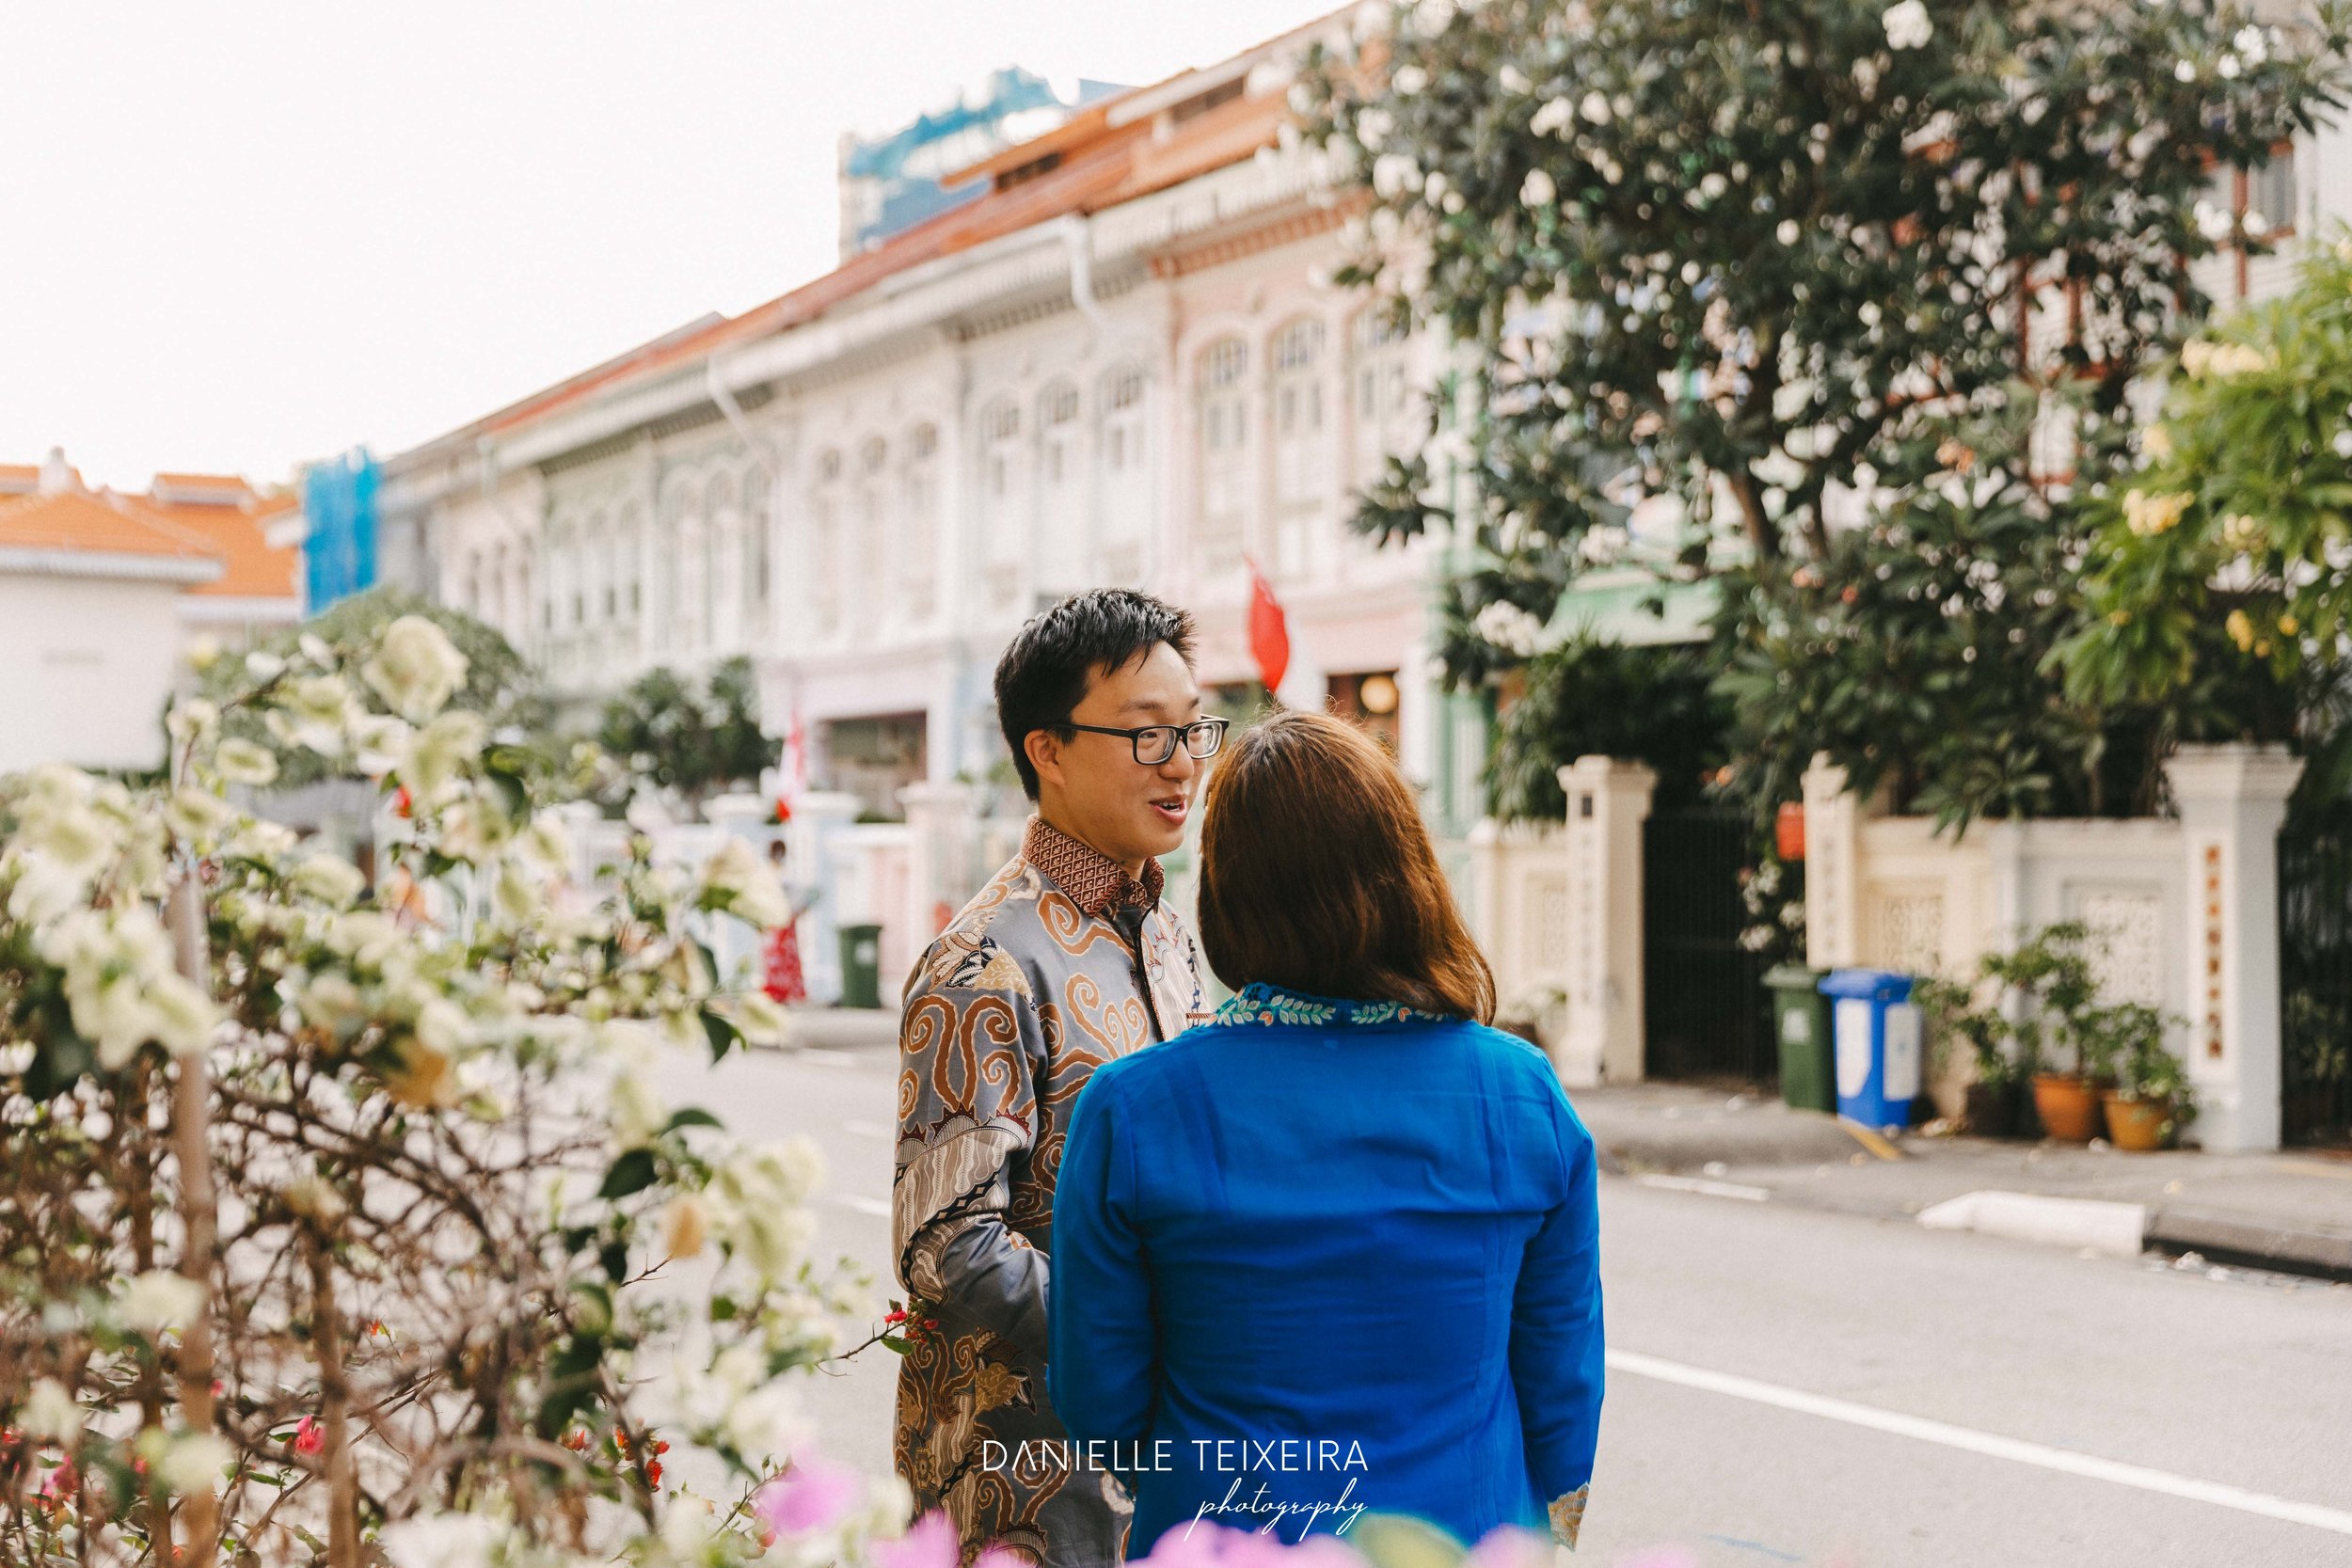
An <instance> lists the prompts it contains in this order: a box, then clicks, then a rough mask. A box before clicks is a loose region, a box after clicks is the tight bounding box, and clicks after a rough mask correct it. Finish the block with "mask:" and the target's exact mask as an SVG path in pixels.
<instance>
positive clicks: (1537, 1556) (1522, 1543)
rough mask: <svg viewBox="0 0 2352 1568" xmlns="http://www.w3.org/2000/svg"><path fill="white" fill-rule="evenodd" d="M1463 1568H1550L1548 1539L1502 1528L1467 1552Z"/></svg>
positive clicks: (1522, 1531) (1522, 1530)
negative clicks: (1468, 1554) (1467, 1555)
mask: <svg viewBox="0 0 2352 1568" xmlns="http://www.w3.org/2000/svg"><path fill="white" fill-rule="evenodd" d="M1463 1568H1551V1537H1549V1536H1548V1535H1538V1534H1536V1533H1535V1532H1534V1530H1532V1529H1520V1528H1518V1527H1516V1526H1513V1525H1505V1526H1503V1527H1502V1528H1500V1529H1494V1530H1489V1531H1487V1532H1486V1539H1484V1540H1482V1541H1480V1542H1479V1543H1478V1544H1477V1545H1475V1546H1472V1547H1471V1548H1470V1556H1469V1557H1467V1558H1465V1559H1464V1560H1463Z"/></svg>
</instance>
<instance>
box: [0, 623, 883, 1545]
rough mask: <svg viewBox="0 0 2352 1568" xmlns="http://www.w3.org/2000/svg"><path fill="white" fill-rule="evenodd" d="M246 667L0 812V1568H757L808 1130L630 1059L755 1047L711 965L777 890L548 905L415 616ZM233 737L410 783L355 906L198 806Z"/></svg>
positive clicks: (835, 1537)
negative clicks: (251, 734) (730, 1110)
mask: <svg viewBox="0 0 2352 1568" xmlns="http://www.w3.org/2000/svg"><path fill="white" fill-rule="evenodd" d="M245 670H246V684H244V685H243V686H242V687H240V688H238V689H234V690H230V691H228V692H226V693H225V696H224V700H222V701H220V702H215V701H214V700H211V699H189V700H186V701H183V703H181V704H180V705H178V706H177V707H176V708H175V709H174V711H173V713H172V715H171V736H172V762H171V779H170V781H169V782H168V783H167V784H161V785H157V786H155V787H153V788H151V789H148V790H145V791H142V792H136V793H135V792H134V791H132V790H131V789H129V788H127V787H125V786H124V785H123V784H119V783H105V782H101V781H98V780H96V779H93V778H91V777H89V776H87V775H86V774H83V773H80V772H77V771H75V770H73V769H70V768H56V767H52V768H40V769H37V770H35V771H34V772H33V773H31V774H29V775H27V776H25V777H24V778H22V779H18V780H15V781H13V782H12V783H11V784H10V785H9V786H8V789H7V791H6V792H5V796H4V797H0V1040H6V1041H8V1042H9V1043H8V1047H7V1049H6V1053H5V1055H4V1056H0V1174H4V1177H5V1180H6V1181H7V1184H8V1193H9V1202H8V1204H6V1205H5V1206H0V1426H5V1428H6V1433H5V1436H4V1437H0V1543H5V1544H6V1545H5V1548H0V1555H5V1556H6V1557H7V1558H8V1560H9V1561H11V1562H24V1563H38V1564H43V1565H49V1564H58V1565H62V1564H65V1563H69V1562H70V1563H76V1564H83V1563H90V1562H121V1563H129V1562H151V1563H157V1564H172V1565H175V1568H207V1565H210V1564H213V1563H216V1562H262V1561H267V1562H292V1561H297V1560H311V1561H316V1562H320V1563H324V1564H326V1565H328V1568H359V1564H360V1563H361V1562H362V1560H374V1553H373V1549H372V1548H371V1547H370V1546H369V1545H368V1544H367V1543H368V1541H369V1540H370V1538H373V1540H374V1542H375V1544H376V1546H377V1547H380V1548H381V1549H382V1550H383V1551H384V1552H385V1553H387V1554H389V1560H390V1561H391V1562H392V1563H393V1564H395V1565H396V1568H420V1565H421V1564H425V1563H434V1564H441V1563H461V1562H472V1563H487V1562H488V1561H490V1560H492V1558H493V1555H494V1553H495V1557H496V1560H498V1561H500V1562H502V1563H509V1564H516V1565H521V1564H532V1565H540V1564H545V1565H547V1568H555V1565H556V1564H558V1563H564V1564H572V1563H578V1562H580V1561H582V1560H585V1559H583V1558H582V1556H581V1555H580V1554H588V1555H589V1556H590V1557H592V1558H593V1560H596V1561H615V1560H625V1561H628V1562H631V1563H636V1564H639V1565H641V1568H655V1565H657V1564H663V1565H675V1564H685V1563H690V1562H691V1563H695V1564H702V1565H705V1568H719V1565H722V1564H734V1563H743V1562H748V1561H750V1560H754V1559H756V1558H760V1557H762V1556H763V1555H764V1553H765V1542H764V1541H763V1539H762V1533H763V1528H764V1526H763V1524H762V1521H761V1519H760V1517H758V1514H759V1513H760V1507H761V1505H760V1503H759V1498H761V1497H765V1496H766V1495H767V1494H766V1492H765V1491H764V1490H762V1489H763V1488H765V1487H767V1486H769V1485H771V1484H773V1483H771V1481H770V1478H771V1476H773V1475H774V1473H775V1470H776V1466H777V1465H778V1464H779V1463H780V1462H781V1461H782V1460H783V1459H784V1458H785V1457H786V1454H787V1448H788V1446H789V1444H790V1431H791V1429H790V1425H789V1419H788V1418H789V1414H790V1404H789V1394H788V1393H787V1391H786V1389H784V1388H783V1387H782V1386H779V1384H778V1382H777V1380H778V1379H779V1378H782V1377H784V1376H785V1375H786V1374H787V1373H790V1372H792V1371H794V1370H805V1369H807V1368H809V1367H811V1366H812V1365H814V1364H815V1363H816V1362H817V1361H818V1360H819V1359H820V1358H822V1357H824V1356H825V1355H827V1354H830V1353H831V1351H832V1349H833V1347H834V1342H835V1338H836V1335H837V1334H838V1326H837V1325H838V1322H839V1319H840V1317H841V1315H842V1313H843V1311H844V1310H845V1309H846V1308H847V1307H849V1306H850V1301H849V1299H848V1298H847V1297H845V1295H844V1294H843V1281H841V1280H839V1279H837V1278H835V1277H834V1276H833V1275H830V1274H828V1273H827V1272H825V1271H823V1270H820V1269H818V1268H817V1267H816V1266H815V1265H814V1264H813V1263H812V1261H811V1260H810V1259H808V1258H807V1257H806V1256H805V1254H804V1244H805V1240H806V1236H807V1221H806V1217H805V1215H804V1213H803V1212H802V1208H801V1206H802V1204H803V1201H804V1200H805V1198H806V1197H807V1196H808V1193H809V1190H810V1187H811V1185H812V1183H813V1182H814V1181H815V1180H816V1179H817V1171H816V1167H815V1157H814V1151H813V1149H812V1148H809V1147H808V1146H807V1145H805V1144H804V1143H792V1144H783V1145H774V1146H766V1147H747V1146H744V1145H741V1144H739V1143H738V1142H736V1141H735V1140H734V1139H732V1138H730V1137H729V1136H728V1135H727V1134H726V1132H724V1130H723V1128H722V1127H721V1125H720V1123H719V1120H718V1118H717V1117H713V1116H711V1115H710V1114H708V1113H707V1112H705V1111H702V1110H699V1109H693V1108H683V1109H678V1110H675V1111H673V1110H672V1109H671V1108H670V1107H669V1106H667V1105H665V1104H663V1103H662V1102H661V1100H660V1096H659V1095H658V1094H657V1092H656V1091H655V1089H654V1087H653V1070H654V1067H655V1063H656V1061H657V1059H658V1058H659V1057H660V1055H661V1054H662V1053H668V1052H675V1051H687V1052H692V1053H710V1054H711V1055H714V1056H715V1055H720V1054H723V1053H725V1052H727V1051H728V1050H730V1049H731V1048H733V1047H734V1046H735V1045H736V1044H737V1043H738V1042H739V1041H740V1040H741V1039H743V1038H744V1037H747V1036H750V1037H771V1036H773V1035H774V1034H775V1033H776V1032H777V1031H778V1030H779V1029H780V1028H781V1026H782V1021H781V1018H780V1016H779V1015H778V1014H777V1012H776V1010H775V1009H774V1008H773V1007H772V1006H771V1005H770V1004H768V1003H767V1001H766V1000H765V998H764V997H761V996H760V995H759V994H758V992H757V990H756V989H755V988H746V989H741V990H739V989H736V988H735V987H733V986H731V985H730V984H729V983H728V980H727V977H724V976H721V975H719V974H715V973H714V966H713V960H712V957H711V951H710V948H709V946H708V945H707V942H706V940H705V939H706V936H707V927H708V925H709V924H710V923H711V922H714V921H718V920H723V919H732V918H739V919H744V920H748V921H751V922H753V923H755V924H759V925H767V924H772V923H774V922H775V921H777V920H779V919H781V918H783V916H784V913H785V910H784V898H783V895H782V892H781V890H780V889H779V888H778V887H777V886H776V884H775V882H774V879H773V877H772V874H771V872H770V871H769V870H768V868H767V866H766V864H765V863H764V861H762V860H761V859H760V858H759V857H758V856H756V855H755V854H754V853H752V852H751V850H750V849H749V847H748V846H746V845H744V844H742V843H740V842H738V843H736V844H733V845H730V846H729V847H727V848H726V849H724V850H723V851H722V852H720V853H719V854H718V855H716V856H714V857H713V858H712V860H711V861H710V862H709V863H708V864H707V865H706V866H705V867H704V868H702V870H701V871H700V873H699V874H698V875H685V874H680V873H673V872H669V871H664V870H660V869H658V868H656V867H654V866H653V865H651V864H650V863H647V862H646V861H645V860H644V859H643V858H638V859H635V860H632V861H631V862H630V863H628V864H627V865H624V866H620V867H617V868H614V870H613V872H612V878H611V879H610V881H609V882H607V883H605V884H604V885H603V888H602V891H597V890H596V889H592V888H590V887H588V886H584V885H581V884H580V883H579V882H577V881H576V880H574V879H573V876H572V872H571V851H570V848H569V847H568V846H567V845H566V844H565V843H564V834H563V829H562V825H561V821H560V819H559V817H558V816H555V815H554V814H552V813H551V812H549V811H547V810H546V809H544V805H545V802H544V801H543V800H537V799H533V798H532V797H531V796H530V794H529V793H528V789H527V786H526V783H525V782H524V781H518V780H517V779H516V778H515V777H513V776H511V775H507V774H501V773H499V772H496V771H494V770H493V769H492V768H490V767H489V766H488V765H487V761H486V751H485V749H486V748H487V747H488V745H489V725H488V722H487V721H485V718H484V717H483V716H482V715H481V714H480V713H478V712H476V711H473V710H470V709H468V708H463V707H459V706H455V705H453V699H455V698H456V697H457V695H458V694H460V693H461V692H464V691H466V690H468V689H469V684H470V682H471V680H472V678H473V677H474V676H475V675H476V674H477V673H478V672H476V671H475V670H474V669H473V667H472V664H471V661H470V660H469V658H468V657H466V656H465V655H463V654H462V653H461V652H460V651H459V650H458V649H457V648H456V647H455V646H454V645H453V642H452V641H451V640H450V639H449V638H448V636H446V635H445V634H444V633H443V632H442V631H441V630H440V629H439V628H438V626H436V625H435V624H434V623H433V622H432V621H429V620H427V619H425V618H422V617H420V616H401V617H397V618H395V619H393V620H392V621H391V622H390V623H389V625H387V626H383V627H382V628H381V630H380V633H377V634H374V635H371V636H367V637H363V638H356V639H355V640H353V641H343V642H335V641H327V640H326V638H324V637H322V636H320V635H318V634H317V633H315V632H314V633H313V634H311V635H310V637H307V638H305V639H304V640H303V641H301V643H300V645H299V646H298V647H296V648H295V649H294V652H293V653H292V654H291V655H290V656H288V657H286V659H285V661H284V663H283V664H282V666H281V667H278V668H274V669H273V668H270V667H268V665H267V664H266V663H264V664H263V665H262V666H260V667H258V668H257V667H255V666H253V665H252V664H250V663H249V662H248V663H247V664H246V666H245ZM244 714H252V715H256V716H258V717H259V719H260V720H261V721H262V728H263V730H264V732H265V733H267V734H269V735H272V736H278V737H279V738H280V739H281V740H282V742H283V744H285V745H288V746H299V747H302V748H306V749H308V750H310V751H312V752H316V753H317V754H318V756H319V757H320V759H321V761H322V764H323V765H324V766H325V767H326V768H329V769H330V770H334V771H337V772H343V771H373V772H376V773H377V774H378V775H379V777H378V779H377V786H378V787H379V788H380V789H381V790H383V791H385V792H386V793H388V794H389V793H390V792H393V791H403V792H405V794H406V796H407V798H408V801H409V823H410V827H411V830H412V832H411V836H410V837H409V838H408V840H407V841H406V842H405V843H403V844H400V845H397V846H394V847H392V848H391V850H390V851H389V853H388V854H387V855H386V857H385V859H384V864H385V867H386V873H387V874H386V877H385V879H384V880H383V881H382V882H380V883H379V884H378V886H377V887H376V889H375V890H374V891H373V894H371V892H370V890H369V889H368V888H367V886H366V885H365V882H364V879H363V878H362V877H361V875H360V873H359V872H358V871H357V870H356V869H355V868H354V867H352V866H351V865H350V864H349V863H344V862H341V861H338V860H335V859H333V858H331V857H327V856H323V855H317V854H310V853H307V852H306V851H304V850H303V849H302V848H301V847H298V846H297V845H296V844H295V843H294V837H293V835H292V834H291V833H289V832H286V831H285V830H283V829H280V828H278V827H276V826H274V825H272V824H269V823H266V822H261V821H257V820H254V819H253V818H251V817H250V816H246V815H244V814H243V813H241V812H239V811H238V810H237V809H236V808H235V807H233V806H232V805H231V804H230V801H229V800H227V798H226V790H227V785H228V784H229V782H230V780H232V779H237V778H248V779H249V778H250V777H251V776H252V775H253V774H255V773H256V772H257V771H260V770H262V769H263V768H265V767H274V764H273V763H272V760H271V756H270V753H269V752H268V751H267V750H266V749H264V748H263V747H262V746H261V745H260V744H258V743H257V742H254V741H251V740H246V739H242V738H239V737H238V736H235V735H233V734H230V733H228V732H229V731H230V729H231V728H232V721H233V720H234V718H235V717H236V716H238V715H244ZM365 758H374V759H377V762H376V763H373V764H372V763H367V762H364V761H363V760H362V759H365ZM378 764H380V766H378ZM687 1259H697V1261H696V1262H695V1264H694V1265H693V1268H692V1271H691V1273H690V1274H688V1275H687V1276H686V1277H677V1274H678V1269H677V1268H676V1267H673V1265H674V1264H675V1265H680V1266H682V1265H684V1264H685V1261H686V1260H687ZM657 1353H658V1359H657ZM672 1366H675V1372H674V1373H673V1374H672V1375H673V1376H674V1377H675V1379H677V1380H679V1381H676V1382H674V1383H672V1384H671V1385H670V1386H668V1387H667V1388H666V1389H664V1390H663V1391H662V1401H661V1402H662V1404H663V1406H665V1407H666V1408H667V1410H668V1411H669V1412H671V1414H669V1415H668V1416H667V1418H666V1419H667V1420H668V1421H669V1422H670V1423H671V1427H670V1435H672V1436H675V1437H676V1438H678V1439H679V1440H680V1442H681V1444H682V1445H691V1447H693V1448H694V1449H699V1450H700V1451H701V1452H702V1453H703V1454H704V1455H705V1456H706V1459H705V1465H706V1475H707V1478H708V1479H706V1480H705V1481H704V1482H703V1484H704V1485H705V1486H708V1485H709V1484H711V1481H712V1480H714V1479H715V1480H719V1481H721V1483H722V1484H723V1485H726V1486H727V1487H729V1488H730V1490H731V1493H732V1495H733V1501H732V1504H731V1505H730V1500H729V1497H727V1496H722V1497H719V1498H718V1500H717V1506H716V1508H715V1509H714V1508H713V1507H712V1506H711V1504H710V1502H709V1501H708V1500H707V1499H700V1498H697V1497H694V1496H692V1495H691V1493H689V1492H686V1491H685V1490H683V1489H682V1487H681V1484H680V1481H679V1478H678V1477H677V1476H676V1475H675V1474H672V1475H670V1476H668V1477H667V1478H665V1476H664V1473H663V1459H662V1456H663V1451H664V1449H666V1448H667V1446H668V1444H667V1441H666V1440H665V1438H663V1437H662V1436H660V1435H658V1434H657V1433H656V1432H655V1430H654V1428H653V1425H652V1418H651V1416H650V1415H649V1410H650V1409H651V1408H652V1404H651V1402H650V1400H649V1398H648V1389H647V1377H648V1374H649V1373H651V1372H653V1371H656V1370H663V1369H667V1368H670V1367H672ZM684 1457H686V1456H685V1455H684V1454H683V1453H681V1454H680V1455H679V1456H678V1458H680V1459H683V1458H684ZM794 1457H796V1458H797V1459H798V1460H799V1461H800V1462H801V1470H800V1471H799V1472H796V1476H798V1477H799V1480H795V1481H792V1482H790V1484H799V1483H800V1481H801V1480H805V1476H806V1473H807V1472H808V1471H809V1470H810V1469H811V1467H814V1466H816V1465H818V1461H817V1460H816V1458H815V1456H814V1455H809V1454H805V1453H803V1454H799V1455H796V1456H794ZM673 1468H674V1469H675V1461H673ZM844 1479H845V1485H846V1490H845V1491H843V1496H842V1497H841V1499H840V1500H839V1506H838V1507H836V1508H834V1511H833V1513H832V1514H831V1516H830V1518H829V1520H828V1524H827V1528H828V1529H829V1530H832V1531H833V1534H832V1535H831V1536H830V1537H829V1538H828V1539H829V1542H830V1544H828V1545H827V1546H826V1547H825V1551H826V1552H827V1553H828V1554H829V1555H838V1554H842V1553H846V1554H848V1558H849V1560H853V1561H855V1560H864V1559H863V1546H862V1544H861V1543H862V1542H863V1540H864V1539H865V1537H866V1535H868V1534H870V1533H872V1532H874V1531H876V1530H880V1531H881V1532H882V1533H884V1534H889V1533H894V1532H895V1531H896V1530H897V1529H898V1528H901V1527H902V1526H903V1524H904V1516H903V1515H904V1508H905V1494H904V1491H903V1489H902V1488H899V1487H898V1486H897V1485H896V1484H895V1483H885V1484H882V1485H881V1486H880V1487H879V1488H875V1489H868V1488H866V1486H865V1484H864V1483H862V1482H854V1483H852V1482H853V1478H844ZM837 1490H838V1489H837ZM836 1526H837V1527H838V1528H835V1527H836ZM796 1549H798V1548H796ZM810 1549H812V1550H814V1549H815V1548H813V1547H812V1548H810ZM910 1561H912V1560H910Z"/></svg>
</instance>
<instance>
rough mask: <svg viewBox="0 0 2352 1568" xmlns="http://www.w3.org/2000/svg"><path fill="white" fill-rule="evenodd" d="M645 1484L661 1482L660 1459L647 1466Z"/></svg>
mask: <svg viewBox="0 0 2352 1568" xmlns="http://www.w3.org/2000/svg"><path fill="white" fill-rule="evenodd" d="M645 1484H646V1485H647V1486H659V1485H660V1484H661V1461H660V1460H659V1459H657V1460H655V1461H653V1462H652V1463H651V1464H649V1465H646V1466H645Z"/></svg>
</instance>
